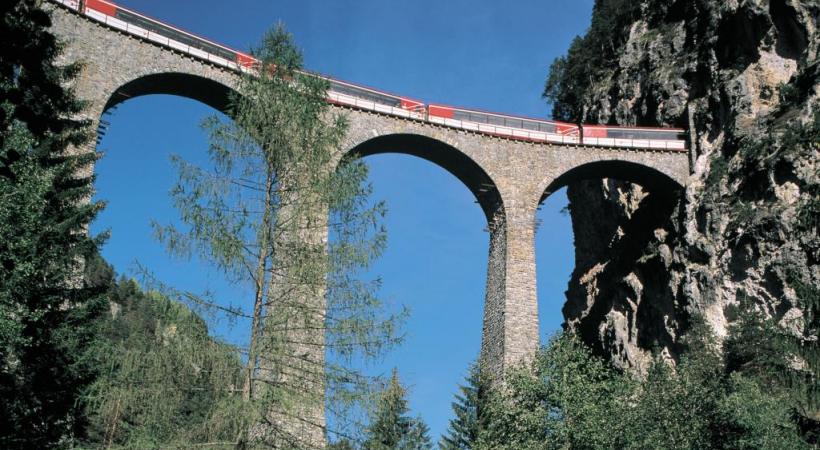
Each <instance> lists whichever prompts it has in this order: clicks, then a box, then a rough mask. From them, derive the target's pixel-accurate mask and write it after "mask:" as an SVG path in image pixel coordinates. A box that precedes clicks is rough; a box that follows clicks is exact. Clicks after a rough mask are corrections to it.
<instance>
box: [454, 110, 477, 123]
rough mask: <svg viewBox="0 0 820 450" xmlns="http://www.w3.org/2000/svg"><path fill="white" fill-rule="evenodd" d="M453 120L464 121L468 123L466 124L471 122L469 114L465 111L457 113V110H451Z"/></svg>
mask: <svg viewBox="0 0 820 450" xmlns="http://www.w3.org/2000/svg"><path fill="white" fill-rule="evenodd" d="M453 119H456V120H464V121H468V122H470V121H472V118H471V117H470V113H468V112H465V111H459V110H457V109H456V110H453Z"/></svg>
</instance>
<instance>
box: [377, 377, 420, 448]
mask: <svg viewBox="0 0 820 450" xmlns="http://www.w3.org/2000/svg"><path fill="white" fill-rule="evenodd" d="M406 395H407V391H406V390H405V389H404V387H402V385H401V383H400V382H399V374H398V371H397V370H396V369H393V374H392V376H391V377H390V382H389V383H388V385H387V388H386V389H385V390H384V391H383V392H382V394H381V395H380V396H379V399H378V402H377V403H376V408H375V410H374V412H373V414H372V416H371V418H370V426H369V427H368V428H367V432H366V440H365V442H364V445H363V446H362V448H363V449H364V450H428V449H431V448H432V444H431V442H430V437H429V429H428V428H427V425H426V424H425V423H424V421H423V420H421V418H411V417H409V416H408V413H409V412H410V409H409V408H408V407H407V399H406Z"/></svg>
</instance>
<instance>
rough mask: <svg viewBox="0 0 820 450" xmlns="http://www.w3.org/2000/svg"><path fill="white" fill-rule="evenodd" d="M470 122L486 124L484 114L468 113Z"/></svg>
mask: <svg viewBox="0 0 820 450" xmlns="http://www.w3.org/2000/svg"><path fill="white" fill-rule="evenodd" d="M470 121H471V122H478V123H487V116H486V115H485V114H479V113H470Z"/></svg>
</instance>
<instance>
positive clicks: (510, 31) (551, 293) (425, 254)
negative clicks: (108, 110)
mask: <svg viewBox="0 0 820 450" xmlns="http://www.w3.org/2000/svg"><path fill="white" fill-rule="evenodd" d="M119 3H120V4H122V5H124V6H127V7H130V8H133V9H136V10H138V11H141V12H144V13H146V14H149V15H151V16H154V17H157V18H159V19H161V20H164V21H166V22H169V23H172V24H175V25H177V26H180V27H183V28H186V29H188V30H191V31H193V32H196V33H198V34H201V35H204V36H206V37H209V38H211V39H213V40H216V41H218V42H221V43H224V44H227V45H229V46H232V47H234V48H237V49H240V50H244V49H247V48H248V47H249V46H250V45H252V44H254V43H255V42H256V41H257V40H258V39H259V37H260V36H261V35H262V33H263V32H264V31H265V30H266V29H267V28H269V27H270V26H271V25H272V24H274V23H276V22H277V21H282V22H284V23H285V25H286V26H287V28H288V29H289V30H290V31H291V32H292V33H293V34H294V35H295V39H296V42H297V44H298V45H299V46H300V47H301V48H302V49H303V51H304V54H305V65H306V67H307V68H308V69H310V70H313V71H318V72H322V73H326V74H329V75H332V76H334V77H337V78H340V79H344V80H349V81H352V82H356V83H360V84H365V85H369V86H373V87H377V88H380V89H383V90H387V91H391V92H395V93H400V94H403V95H406V96H410V97H415V98H418V99H420V100H422V101H425V102H438V103H445V104H453V105H460V106H468V107H476V108H481V109H487V110H493V111H500V112H509V113H513V114H520V115H527V116H534V117H545V118H546V117H549V108H548V106H547V105H546V103H545V102H544V100H543V99H541V91H542V88H543V83H544V80H545V77H546V74H547V68H548V66H549V64H550V62H551V61H552V60H553V58H555V57H556V56H559V55H561V54H563V53H564V52H565V51H566V49H567V47H568V46H569V43H570V41H571V40H572V38H573V37H574V36H576V35H578V34H582V33H583V32H584V30H585V29H586V27H587V26H588V24H589V17H590V14H591V8H592V3H593V0H575V1H566V0H560V1H559V0H540V1H536V0H532V1H530V0H528V1H515V0H511V1H508V2H491V1H477V0H447V1H444V0H416V1H399V0H333V1H318V0H314V1H311V0H281V1H276V2H271V1H261V0H237V1H229V2H228V1H215V0H178V1H157V0H153V1H151V0H122V1H120V2H119ZM211 114H214V111H213V110H211V109H209V108H208V107H206V106H204V105H202V104H199V103H197V102H195V101H192V100H188V99H184V98H177V97H170V96H147V97H141V98H136V99H133V100H130V101H127V102H125V103H124V104H122V105H120V107H119V108H118V109H117V110H116V111H115V112H114V113H113V114H112V115H111V116H109V117H107V118H106V120H108V121H110V122H111V126H110V128H109V130H108V132H107V134H106V135H105V137H104V139H103V140H102V143H101V145H100V147H99V148H100V150H102V151H104V152H105V153H106V155H105V157H104V159H103V160H101V161H100V162H99V163H98V165H97V174H98V177H99V178H98V181H97V190H98V195H97V196H98V198H99V199H102V200H105V201H107V202H108V207H107V209H106V210H105V211H104V212H103V213H102V214H101V215H100V218H99V219H98V221H97V222H96V224H95V226H94V229H95V230H97V231H100V230H103V229H109V230H110V231H111V233H112V236H111V239H110V240H109V242H108V243H107V244H106V246H105V247H104V249H103V254H104V256H105V257H106V258H107V259H108V260H109V261H110V262H111V263H112V264H114V266H115V268H116V269H117V270H118V271H119V272H120V273H124V274H127V275H129V274H134V263H135V261H139V262H140V263H141V264H143V265H145V266H147V267H149V268H150V269H151V270H152V271H153V272H154V273H155V274H156V276H157V277H158V278H159V279H161V280H163V281H165V282H167V283H170V284H172V285H174V286H176V287H178V288H181V289H190V290H194V291H202V290H204V289H214V290H216V291H217V292H219V293H221V294H222V295H225V296H233V297H232V300H233V301H234V302H240V301H241V298H242V295H243V293H242V292H241V291H240V292H238V291H236V290H231V289H227V288H226V287H225V286H224V284H223V283H221V282H220V280H219V277H218V276H217V275H216V274H214V273H213V272H211V271H209V270H208V268H207V267H204V266H202V265H201V264H199V263H197V262H196V261H193V262H184V261H177V260H173V259H171V258H169V257H168V256H166V254H165V252H164V250H163V249H162V247H161V246H160V245H159V244H157V243H156V242H155V241H154V240H153V239H152V236H151V229H150V226H149V222H150V220H151V219H156V220H157V221H159V222H163V223H165V222H173V221H174V220H175V219H176V217H177V215H176V211H175V210H174V209H173V208H172V206H171V204H170V202H169V199H168V190H169V189H170V188H171V186H172V184H173V183H174V180H175V174H174V172H173V170H172V168H171V166H170V163H169V160H168V155H169V154H171V153H176V154H179V155H182V156H183V157H185V158H186V159H189V160H193V161H196V162H200V163H202V164H206V163H207V159H206V155H205V150H206V139H205V136H204V134H203V132H202V131H201V130H200V128H199V122H200V121H201V120H202V118H204V117H206V116H208V115H211ZM366 161H367V162H368V164H369V165H370V167H371V181H372V182H373V184H374V186H375V197H376V198H377V199H384V200H386V202H387V204H388V209H389V213H388V217H387V220H386V226H387V230H388V234H389V244H388V249H387V252H386V254H385V255H384V257H383V258H382V259H381V260H380V261H379V262H378V264H377V265H376V267H375V269H374V274H378V275H379V276H381V278H382V279H383V282H384V286H383V288H382V291H381V294H382V297H383V298H385V299H386V300H388V301H389V302H390V303H391V304H393V305H401V304H403V305H407V306H409V307H410V309H411V312H412V316H411V318H410V320H409V321H408V323H407V324H406V327H405V330H406V333H407V338H406V341H405V343H404V344H403V345H402V346H401V347H400V348H397V349H395V350H394V351H392V352H391V353H390V354H389V355H388V356H387V357H386V358H385V359H384V361H380V362H379V363H378V364H377V365H375V366H374V367H369V368H368V372H370V373H384V374H387V373H389V371H390V369H391V368H392V367H398V369H399V372H400V376H401V378H402V380H403V382H404V383H405V384H406V385H407V386H408V387H409V389H410V406H411V408H412V410H413V413H414V414H420V415H422V416H423V418H424V419H425V420H426V421H427V423H428V424H429V425H430V428H431V432H432V435H433V437H434V439H436V440H437V439H438V435H439V434H441V433H443V432H444V430H445V429H446V426H447V421H448V420H449V419H450V418H451V416H452V411H451V409H450V402H451V401H452V399H453V395H454V394H455V392H456V391H457V385H458V384H459V383H461V382H462V380H463V377H464V375H465V373H466V370H467V367H468V366H469V364H470V363H471V362H472V361H473V360H474V359H475V358H476V357H477V356H478V351H479V346H480V343H481V320H482V309H483V301H484V289H485V285H484V283H485V276H486V265H487V250H488V234H487V233H486V232H485V231H484V229H485V227H486V223H485V219H484V217H483V214H482V212H481V210H480V208H479V207H478V205H476V204H475V203H474V199H473V197H472V196H471V194H470V193H469V191H468V190H467V189H466V188H465V187H464V186H463V185H462V184H461V183H460V182H459V181H458V180H457V179H456V178H455V177H453V176H452V175H450V174H449V173H447V172H446V171H444V170H443V169H441V168H439V167H437V166H435V165H433V164H431V163H429V162H427V161H423V160H420V159H416V158H413V157H410V156H404V155H380V156H373V157H368V158H367V159H366ZM565 204H566V196H565V194H564V192H563V191H560V192H558V193H556V194H554V195H553V196H551V197H550V198H549V199H547V201H546V203H545V205H544V206H543V208H542V210H541V212H540V213H539V219H540V220H541V221H542V223H541V226H540V228H539V232H538V234H537V237H536V249H537V253H536V255H537V258H536V262H537V269H538V299H539V310H540V318H541V334H542V341H543V340H544V339H545V337H546V336H548V335H549V334H551V333H552V332H554V331H555V330H557V329H558V328H559V327H560V324H561V322H562V317H561V306H562V305H563V302H564V290H565V289H566V283H567V281H568V279H569V275H570V273H571V271H572V267H573V247H572V230H571V227H570V223H569V218H568V217H566V216H564V215H562V214H561V213H560V212H559V211H560V210H561V208H562V207H563V206H564V205H565ZM214 333H215V334H217V335H220V336H221V337H223V338H225V339H228V340H241V339H242V338H243V336H244V334H243V333H242V332H241V331H238V330H237V329H236V328H230V327H228V326H227V325H224V324H220V325H218V326H216V327H215V328H214Z"/></svg>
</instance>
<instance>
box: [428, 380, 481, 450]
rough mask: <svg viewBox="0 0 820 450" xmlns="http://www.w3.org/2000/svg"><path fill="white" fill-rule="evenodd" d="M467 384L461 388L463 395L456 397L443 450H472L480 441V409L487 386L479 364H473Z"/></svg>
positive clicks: (441, 443) (441, 444) (444, 438)
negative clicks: (452, 417) (453, 414)
mask: <svg viewBox="0 0 820 450" xmlns="http://www.w3.org/2000/svg"><path fill="white" fill-rule="evenodd" d="M466 382H467V384H466V385H464V386H460V387H459V389H460V390H461V394H457V395H456V401H455V402H454V403H453V405H452V406H453V412H454V413H455V415H456V417H455V418H454V419H451V420H450V425H449V427H448V429H447V435H446V436H442V438H441V442H440V443H439V448H441V450H470V449H473V448H474V447H475V444H476V442H477V441H478V432H479V429H480V408H481V403H482V399H483V395H484V394H485V390H486V389H487V386H485V382H484V381H483V378H482V376H481V370H480V369H479V366H478V364H473V366H472V367H471V368H470V373H469V375H468V376H467V380H466Z"/></svg>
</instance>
